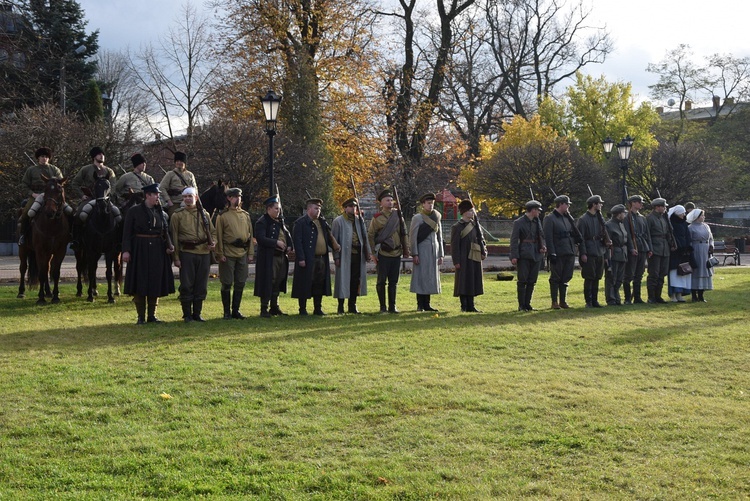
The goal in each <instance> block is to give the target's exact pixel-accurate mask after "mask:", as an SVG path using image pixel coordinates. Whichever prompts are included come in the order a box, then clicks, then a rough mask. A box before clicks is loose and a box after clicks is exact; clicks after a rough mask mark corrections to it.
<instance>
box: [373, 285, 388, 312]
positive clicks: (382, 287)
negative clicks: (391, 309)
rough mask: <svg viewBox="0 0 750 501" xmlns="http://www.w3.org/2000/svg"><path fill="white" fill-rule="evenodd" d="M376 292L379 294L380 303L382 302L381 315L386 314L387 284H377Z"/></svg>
mask: <svg viewBox="0 0 750 501" xmlns="http://www.w3.org/2000/svg"><path fill="white" fill-rule="evenodd" d="M375 290H376V291H377V293H378V301H379V302H380V313H386V312H387V311H388V308H387V307H386V306H385V284H376V285H375Z"/></svg>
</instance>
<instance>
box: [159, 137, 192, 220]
mask: <svg viewBox="0 0 750 501" xmlns="http://www.w3.org/2000/svg"><path fill="white" fill-rule="evenodd" d="M174 161H175V162H182V163H183V164H184V163H185V162H186V161H187V156H186V155H185V154H184V153H182V152H181V151H177V152H175V154H174ZM190 187H192V188H195V190H196V191H197V190H198V184H197V183H196V182H195V176H194V175H193V173H192V172H190V171H189V170H187V168H186V167H184V166H183V167H182V168H180V167H177V166H175V168H174V169H172V170H170V171H169V172H167V173H166V174H164V177H163V178H162V179H161V182H160V183H159V189H160V190H161V204H162V205H163V206H164V207H166V209H167V212H168V213H169V216H170V217H171V216H172V214H174V211H176V210H177V209H178V208H179V207H180V204H182V192H183V191H184V190H185V188H190Z"/></svg>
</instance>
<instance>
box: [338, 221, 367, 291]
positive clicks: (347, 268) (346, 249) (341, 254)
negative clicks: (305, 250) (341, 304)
mask: <svg viewBox="0 0 750 501" xmlns="http://www.w3.org/2000/svg"><path fill="white" fill-rule="evenodd" d="M354 226H356V228H357V238H359V242H360V243H361V244H362V245H364V246H366V247H367V254H365V253H364V252H360V263H359V276H360V277H362V278H361V280H360V281H359V295H360V296H366V295H367V260H366V259H365V255H371V252H370V243H369V242H368V241H367V229H365V227H364V226H363V225H362V222H361V221H360V220H359V219H358V218H355V219H354V225H352V223H351V221H348V220H347V219H346V216H343V215H342V216H339V217H337V218H336V219H334V220H333V224H332V225H331V233H332V234H333V238H335V239H336V241H337V242H338V243H339V245H340V246H341V249H340V250H339V251H338V252H334V253H333V259H341V265H340V266H337V267H336V278H335V281H334V283H333V297H335V298H339V299H346V298H349V297H350V296H351V291H350V290H349V282H350V281H351V259H352V231H353V227H354Z"/></svg>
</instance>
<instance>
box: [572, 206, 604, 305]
mask: <svg viewBox="0 0 750 501" xmlns="http://www.w3.org/2000/svg"><path fill="white" fill-rule="evenodd" d="M586 204H587V205H588V210H587V211H586V212H585V213H584V214H583V216H581V217H580V218H579V219H578V225H577V226H578V231H580V232H581V238H582V239H583V244H582V245H580V246H579V252H580V255H579V257H578V260H579V262H580V263H581V276H582V277H583V297H584V298H585V299H586V308H601V306H602V305H601V304H599V300H598V295H599V280H601V279H602V276H603V275H604V264H605V263H604V262H605V259H606V258H607V254H608V252H609V249H608V248H609V247H610V246H611V245H612V242H611V241H610V239H609V235H608V234H607V228H606V226H605V223H604V218H603V217H602V212H601V211H602V205H603V204H604V201H603V200H602V198H601V197H600V196H599V195H592V196H590V197H589V198H588V199H587V200H586Z"/></svg>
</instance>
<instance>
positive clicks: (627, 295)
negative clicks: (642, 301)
mask: <svg viewBox="0 0 750 501" xmlns="http://www.w3.org/2000/svg"><path fill="white" fill-rule="evenodd" d="M622 290H623V291H624V292H625V304H632V303H633V295H632V293H631V292H630V282H625V283H624V284H622Z"/></svg>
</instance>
